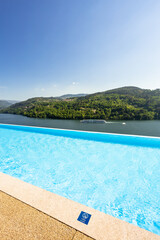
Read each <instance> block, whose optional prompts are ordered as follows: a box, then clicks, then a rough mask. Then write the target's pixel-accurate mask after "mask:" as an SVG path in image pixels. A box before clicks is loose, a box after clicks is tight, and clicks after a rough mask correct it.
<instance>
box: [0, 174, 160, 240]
mask: <svg viewBox="0 0 160 240" xmlns="http://www.w3.org/2000/svg"><path fill="white" fill-rule="evenodd" d="M0 190H1V191H3V192H5V193H7V194H8V195H10V196H12V197H14V198H16V199H18V200H20V201H22V202H24V203H26V204H28V205H30V206H32V207H33V208H36V209H38V210H39V211H41V212H44V213H46V214H47V215H49V216H51V217H53V218H55V219H57V220H59V221H60V222H63V223H65V224H66V225H68V226H70V227H72V228H74V229H76V230H78V231H80V232H82V233H84V234H86V235H88V236H89V237H92V238H94V239H97V240H135V239H136V240H142V239H144V240H160V236H159V235H156V234H154V233H152V232H149V231H147V230H144V229H142V228H140V227H137V226H135V225H132V224H130V223H127V222H125V221H123V220H120V219H118V218H115V217H112V216H110V215H108V214H105V213H102V212H100V211H98V210H95V209H92V208H90V207H87V206H85V205H82V204H80V203H77V202H75V201H72V200H69V199H67V198H65V197H62V196H59V195H57V194H55V193H52V192H49V191H46V190H44V189H42V188H39V187H36V186H34V185H32V184H29V183H26V182H24V181H22V180H19V179H17V178H15V177H11V176H9V175H7V174H4V173H1V172H0ZM81 211H83V212H86V213H89V214H90V215H91V218H90V221H89V222H88V225H87V224H84V223H83V222H80V221H78V220H77V219H78V217H79V215H80V213H81Z"/></svg>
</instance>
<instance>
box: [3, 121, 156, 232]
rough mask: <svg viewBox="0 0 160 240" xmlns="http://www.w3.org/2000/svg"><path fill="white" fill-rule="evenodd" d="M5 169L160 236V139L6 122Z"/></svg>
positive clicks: (13, 174) (23, 178)
mask: <svg viewBox="0 0 160 240" xmlns="http://www.w3.org/2000/svg"><path fill="white" fill-rule="evenodd" d="M0 171H1V172H3V173H6V174H9V175H11V176H14V177H17V178H19V179H21V180H24V181H26V182H28V183H31V184H33V185H36V186H38V187H41V188H43V189H46V190H48V191H51V192H54V193H56V194H59V195H61V196H64V197H66V198H68V199H72V200H74V201H76V202H79V203H82V204H85V205H87V206H89V207H92V208H94V209H97V210H99V211H102V212H104V213H107V214H110V215H112V216H114V217H117V218H120V219H122V220H125V221H127V222H129V223H132V224H135V225H137V226H139V227H142V228H144V229H146V230H149V231H151V232H153V233H156V234H159V235H160V138H148V137H138V136H127V135H126V136H125V135H118V134H117V135H116V134H106V133H93V132H81V131H70V130H60V129H47V128H35V127H25V126H14V125H5V124H0Z"/></svg>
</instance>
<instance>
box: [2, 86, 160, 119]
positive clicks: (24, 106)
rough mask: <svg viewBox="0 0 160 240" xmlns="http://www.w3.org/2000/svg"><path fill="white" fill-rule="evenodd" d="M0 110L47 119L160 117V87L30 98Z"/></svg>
mask: <svg viewBox="0 0 160 240" xmlns="http://www.w3.org/2000/svg"><path fill="white" fill-rule="evenodd" d="M1 112H3V113H13V114H21V115H24V116H28V117H35V118H51V119H105V120H152V119H160V89H156V90H150V89H141V88H138V87H122V88H116V89H112V90H109V91H104V92H98V93H94V94H88V95H86V94H78V95H72V94H68V95H63V96H61V97H56V98H53V97H51V98H44V97H38V98H31V99H28V100H27V101H23V102H18V103H16V104H13V105H11V106H9V107H7V108H5V109H3V110H1Z"/></svg>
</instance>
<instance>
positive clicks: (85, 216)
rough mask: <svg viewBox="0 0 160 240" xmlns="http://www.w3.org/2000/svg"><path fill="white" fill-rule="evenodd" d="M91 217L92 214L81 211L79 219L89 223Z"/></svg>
mask: <svg viewBox="0 0 160 240" xmlns="http://www.w3.org/2000/svg"><path fill="white" fill-rule="evenodd" d="M90 218H91V214H89V213H86V212H83V211H81V213H80V215H79V217H78V219H77V220H78V221H80V222H82V223H84V224H86V225H88V223H89V220H90Z"/></svg>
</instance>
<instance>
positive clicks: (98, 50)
mask: <svg viewBox="0 0 160 240" xmlns="http://www.w3.org/2000/svg"><path fill="white" fill-rule="evenodd" d="M159 12H160V1H159V0H154V1H151V0H142V1H138V0H136V1H132V2H131V1H127V0H122V1H118V0H115V1H114V2H113V1H109V0H99V1H96V0H87V1H86V0H81V1H75V0H67V1H66V0H61V1H56V0H46V1H44V0H34V1H26V0H14V1H13V0H5V1H1V2H0V33H1V38H0V52H1V54H0V99H4V100H8V99H13V100H18V101H21V100H26V99H28V98H31V97H40V96H42V97H51V96H53V97H56V96H61V95H64V94H79V93H86V94H91V93H95V92H101V91H106V90H110V89H114V88H119V87H123V86H136V87H140V88H145V89H157V88H160V68H159V63H160V47H159V42H160V30H159V25H160V14H159Z"/></svg>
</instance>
